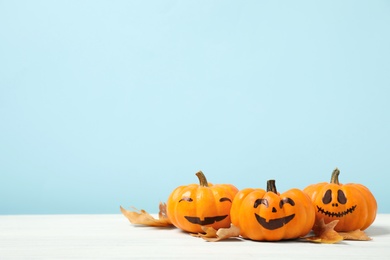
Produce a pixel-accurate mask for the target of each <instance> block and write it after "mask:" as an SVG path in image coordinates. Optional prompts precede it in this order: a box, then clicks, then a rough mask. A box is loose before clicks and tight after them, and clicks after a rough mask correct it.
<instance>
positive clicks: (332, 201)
mask: <svg viewBox="0 0 390 260" xmlns="http://www.w3.org/2000/svg"><path fill="white" fill-rule="evenodd" d="M339 174H340V171H339V169H337V168H336V169H335V170H334V171H333V173H332V177H331V180H330V183H327V182H321V183H317V184H312V185H309V186H307V187H306V188H305V189H304V191H305V192H306V193H307V194H308V195H309V196H310V198H311V199H312V201H313V205H314V206H315V207H316V220H317V221H318V220H321V219H324V221H325V223H329V222H331V221H332V220H336V219H337V220H339V222H338V223H337V225H336V227H335V230H336V231H339V232H341V231H343V232H348V231H354V230H357V229H360V230H364V229H366V228H367V227H369V226H370V225H371V224H372V223H373V222H374V220H375V217H376V212H377V202H376V200H375V197H374V195H373V194H372V193H371V192H370V190H369V189H368V188H367V187H365V186H363V185H361V184H356V183H347V184H344V185H343V184H341V183H339Z"/></svg>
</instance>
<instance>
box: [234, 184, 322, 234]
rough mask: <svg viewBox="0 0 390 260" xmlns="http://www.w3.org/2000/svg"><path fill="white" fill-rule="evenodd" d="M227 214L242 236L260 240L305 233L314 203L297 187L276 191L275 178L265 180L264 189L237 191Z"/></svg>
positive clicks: (309, 226)
mask: <svg viewBox="0 0 390 260" xmlns="http://www.w3.org/2000/svg"><path fill="white" fill-rule="evenodd" d="M230 214H231V219H232V223H233V224H234V225H235V226H237V227H239V228H240V235H241V236H242V237H244V238H249V239H252V240H259V241H278V240H284V239H294V238H299V237H302V236H305V235H306V234H308V233H309V232H310V230H311V228H312V227H313V224H314V220H315V210H314V206H313V204H312V203H311V200H310V198H309V196H307V194H305V193H304V192H303V191H301V190H299V189H290V190H288V191H286V192H284V193H282V194H279V193H278V192H277V190H276V186H275V181H274V180H269V181H268V182H267V190H263V189H252V188H247V189H243V190H241V191H239V192H238V193H237V195H236V197H235V198H234V200H233V205H232V208H231V210H230Z"/></svg>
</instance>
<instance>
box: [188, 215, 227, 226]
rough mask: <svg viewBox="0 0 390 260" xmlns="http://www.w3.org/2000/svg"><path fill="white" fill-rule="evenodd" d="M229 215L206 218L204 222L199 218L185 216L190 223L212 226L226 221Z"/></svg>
mask: <svg viewBox="0 0 390 260" xmlns="http://www.w3.org/2000/svg"><path fill="white" fill-rule="evenodd" d="M227 216H228V215H224V216H216V217H205V218H204V220H201V219H200V218H199V217H189V216H184V217H185V218H186V219H187V220H188V221H189V222H191V223H192V224H198V225H202V226H205V225H210V224H213V223H215V222H218V221H221V220H224V219H225V218H226V217H227Z"/></svg>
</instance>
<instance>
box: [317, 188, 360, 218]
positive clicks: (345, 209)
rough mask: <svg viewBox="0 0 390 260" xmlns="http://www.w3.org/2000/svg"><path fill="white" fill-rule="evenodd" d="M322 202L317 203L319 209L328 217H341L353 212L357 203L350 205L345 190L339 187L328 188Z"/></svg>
mask: <svg viewBox="0 0 390 260" xmlns="http://www.w3.org/2000/svg"><path fill="white" fill-rule="evenodd" d="M321 201H322V204H317V205H316V207H317V211H318V212H319V213H321V214H324V215H325V216H327V217H336V218H341V217H344V216H346V215H348V214H351V213H353V212H354V211H355V209H356V206H357V205H356V204H354V205H348V199H347V196H346V194H345V192H344V191H343V190H341V189H339V188H337V187H336V188H330V189H327V190H326V191H325V193H324V195H323V196H322V200H321Z"/></svg>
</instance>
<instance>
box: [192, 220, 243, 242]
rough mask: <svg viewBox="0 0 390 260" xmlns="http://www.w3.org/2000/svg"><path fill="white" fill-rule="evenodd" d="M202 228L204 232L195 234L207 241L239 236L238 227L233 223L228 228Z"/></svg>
mask: <svg viewBox="0 0 390 260" xmlns="http://www.w3.org/2000/svg"><path fill="white" fill-rule="evenodd" d="M202 229H203V230H204V231H205V234H201V233H199V234H198V235H197V236H198V237H201V238H203V239H204V240H206V241H208V242H217V241H221V240H225V239H229V238H232V237H239V236H240V228H238V227H236V226H235V225H233V224H231V225H230V227H229V228H220V229H218V230H215V229H214V228H212V227H202Z"/></svg>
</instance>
